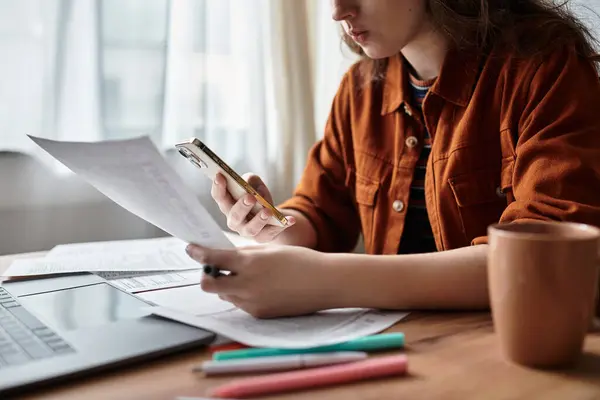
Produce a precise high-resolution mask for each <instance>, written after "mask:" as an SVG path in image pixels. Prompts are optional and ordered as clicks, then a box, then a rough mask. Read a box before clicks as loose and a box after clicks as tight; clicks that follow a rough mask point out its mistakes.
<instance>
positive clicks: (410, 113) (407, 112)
mask: <svg viewBox="0 0 600 400" xmlns="http://www.w3.org/2000/svg"><path fill="white" fill-rule="evenodd" d="M404 112H405V113H406V115H408V116H409V117H412V111H410V108H408V106H407V105H406V104H405V105H404Z"/></svg>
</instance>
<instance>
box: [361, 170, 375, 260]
mask: <svg viewBox="0 0 600 400" xmlns="http://www.w3.org/2000/svg"><path fill="white" fill-rule="evenodd" d="M378 191H379V183H378V182H372V181H367V180H364V179H361V178H358V177H357V180H356V203H357V205H358V213H359V215H360V223H361V229H362V235H363V239H364V241H365V248H366V249H370V248H372V245H373V239H374V237H375V233H374V229H373V228H374V219H375V206H376V200H377V192H378Z"/></svg>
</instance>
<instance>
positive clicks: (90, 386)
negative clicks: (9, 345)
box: [0, 253, 600, 400]
mask: <svg viewBox="0 0 600 400" xmlns="http://www.w3.org/2000/svg"><path fill="white" fill-rule="evenodd" d="M36 255H39V253H38V254H36ZM25 256H27V255H25ZM21 257H22V256H21ZM12 259H14V258H13V257H12V256H4V257H0V271H4V269H5V268H6V267H7V266H8V265H9V264H10V262H11V260H12ZM390 331H402V332H404V333H405V334H406V339H407V348H406V349H405V351H406V352H407V354H408V355H409V370H410V373H409V375H408V376H406V377H398V378H393V379H388V378H386V379H380V380H373V381H367V382H359V383H352V384H347V385H343V386H339V387H333V388H322V389H314V390H307V391H302V392H296V393H293V394H286V395H276V396H270V397H268V398H269V399H271V398H273V399H298V400H313V399H331V400H342V399H343V400H367V399H369V400H371V399H373V400H375V399H382V400H383V399H394V400H396V399H461V400H463V399H536V398H543V399H569V400H573V399H600V335H597V334H596V335H589V336H588V337H587V339H586V345H585V352H586V353H585V356H584V357H583V358H582V360H581V362H580V364H579V365H578V367H577V368H574V369H572V370H568V371H552V372H549V371H538V370H531V369H527V368H523V367H519V366H516V365H512V364H509V363H507V362H505V361H503V360H502V359H501V358H500V356H499V354H498V347H497V343H496V337H495V335H494V332H493V326H492V322H491V318H490V315H489V313H413V314H411V315H410V316H409V317H408V318H407V319H405V320H403V321H401V322H400V323H399V324H397V325H396V326H395V327H393V328H392V329H390ZM549 334H552V333H551V332H549ZM205 358H207V354H206V352H205V351H204V350H195V351H189V352H187V353H185V354H178V355H173V356H168V357H164V358H162V359H159V360H156V361H153V362H146V363H144V364H142V365H135V366H130V367H125V368H120V369H115V370H114V371H112V372H108V373H103V374H101V375H98V376H93V377H90V378H83V379H77V380H73V381H72V382H68V383H63V384H61V385H58V386H54V387H52V388H45V389H43V390H38V391H36V392H31V393H30V395H28V396H26V397H19V398H20V399H61V400H69V399H73V400H75V399H77V400H80V399H85V400H95V399H102V400H106V399H111V400H117V399H127V400H132V399H143V400H151V399H157V400H158V399H161V400H162V399H175V398H176V397H177V396H197V397H201V396H202V395H203V392H204V390H205V389H207V388H209V387H211V386H214V385H216V384H219V383H222V382H225V381H227V380H228V379H230V378H205V377H203V376H201V375H199V374H193V373H192V372H191V369H192V366H193V365H195V364H197V363H198V362H199V361H201V360H203V359H205Z"/></svg>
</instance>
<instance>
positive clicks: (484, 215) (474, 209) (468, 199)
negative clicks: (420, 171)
mask: <svg viewBox="0 0 600 400" xmlns="http://www.w3.org/2000/svg"><path fill="white" fill-rule="evenodd" d="M502 180H503V179H502V171H501V170H498V169H494V170H480V171H473V172H470V173H467V174H462V175H458V176H455V177H453V178H450V179H448V183H449V185H450V188H451V189H452V193H453V194H454V198H455V200H456V205H457V210H458V213H459V216H460V221H461V223H462V229H463V232H464V234H465V239H466V240H467V242H471V240H473V239H474V238H476V237H478V236H485V235H487V227H488V226H489V225H491V224H493V223H496V222H498V221H499V219H500V216H501V215H502V212H503V211H504V209H505V208H506V205H507V199H506V194H505V192H504V190H506V189H508V186H509V182H504V183H505V184H506V185H507V187H506V188H503V184H502ZM510 186H511V185H510Z"/></svg>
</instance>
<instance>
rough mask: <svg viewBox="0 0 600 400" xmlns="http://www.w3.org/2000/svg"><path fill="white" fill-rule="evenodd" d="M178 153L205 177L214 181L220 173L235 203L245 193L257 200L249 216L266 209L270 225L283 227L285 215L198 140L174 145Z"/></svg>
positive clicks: (285, 222) (285, 223)
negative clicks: (269, 213)
mask: <svg viewBox="0 0 600 400" xmlns="http://www.w3.org/2000/svg"><path fill="white" fill-rule="evenodd" d="M175 147H176V148H177V150H179V153H180V154H181V155H182V156H184V157H185V158H187V159H188V160H189V161H190V162H191V163H192V164H194V165H195V166H196V167H198V168H200V170H201V171H202V172H204V174H205V175H206V176H208V177H209V178H210V179H211V180H212V181H214V179H215V177H216V175H217V173H221V174H222V175H223V176H225V179H226V180H227V190H228V191H229V193H230V194H231V196H232V197H233V198H234V199H235V200H236V201H237V200H238V199H240V198H241V197H242V196H244V195H245V194H246V193H250V194H251V195H252V196H254V197H255V198H256V200H257V202H256V205H255V206H254V207H253V208H252V211H251V214H252V215H256V214H257V213H258V212H260V210H261V209H262V207H265V208H268V209H269V210H271V212H272V214H273V215H272V217H271V219H270V220H269V224H270V225H276V226H282V227H283V226H285V225H287V219H286V218H285V215H283V214H282V213H281V211H279V210H278V209H277V208H275V207H274V206H273V205H272V204H271V203H270V202H268V201H267V200H266V199H265V198H263V197H262V196H261V195H260V194H258V192H257V191H256V190H255V189H254V188H253V187H252V186H250V184H249V183H248V182H246V181H245V180H244V178H242V177H241V176H240V175H238V174H237V173H236V172H235V171H234V170H233V169H232V168H231V167H229V165H227V164H226V163H225V162H224V161H223V160H221V159H220V158H219V157H218V156H217V155H216V154H215V153H214V152H213V151H212V150H210V149H209V148H208V147H207V146H206V145H205V144H204V143H202V142H201V141H200V140H199V139H196V138H193V139H190V140H188V141H186V142H182V143H177V144H176V145H175Z"/></svg>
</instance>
